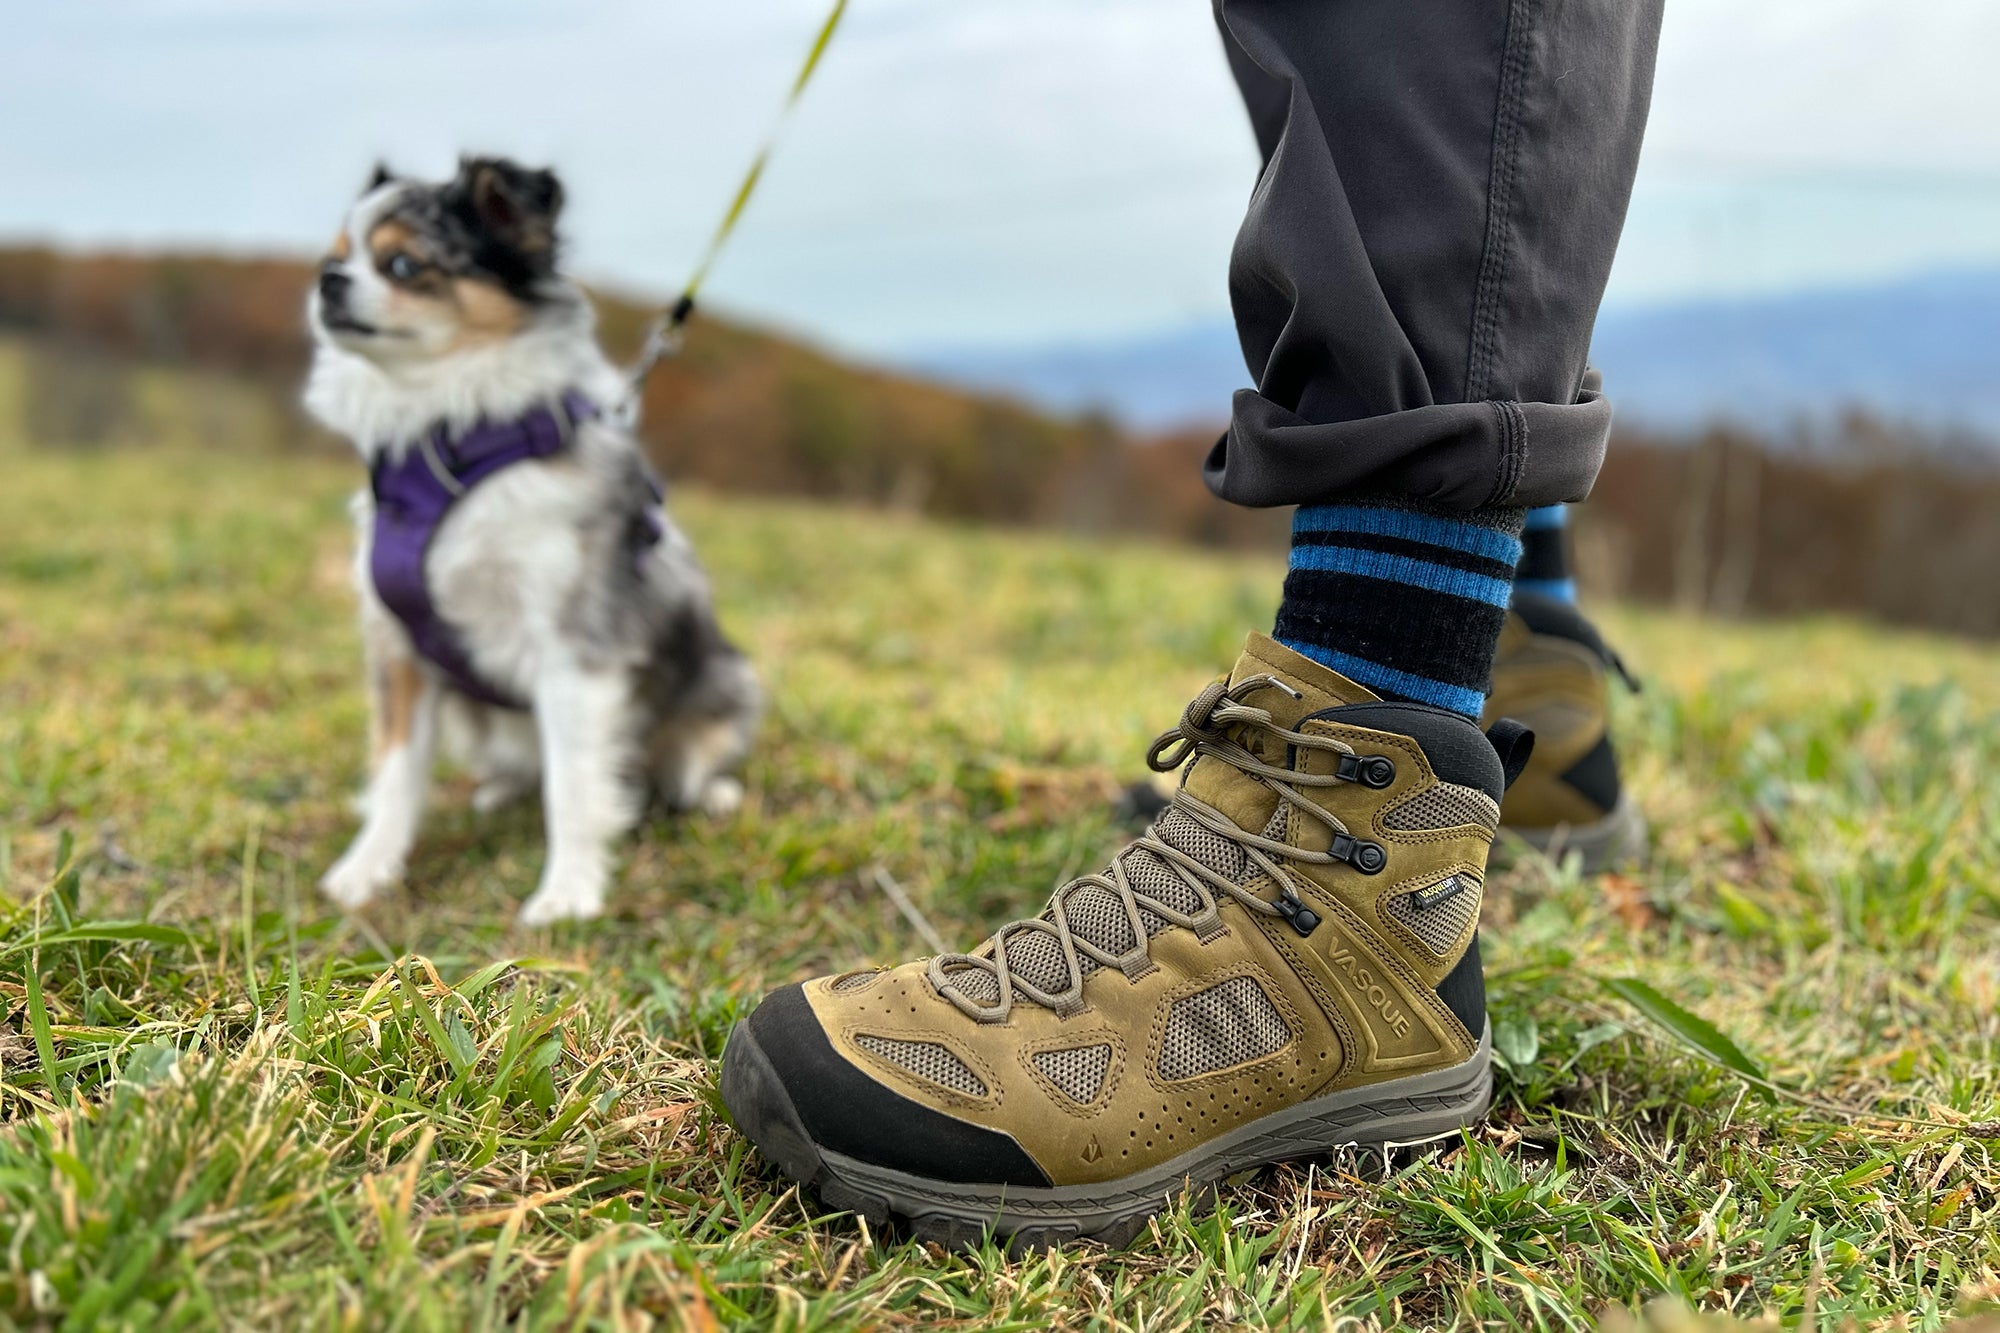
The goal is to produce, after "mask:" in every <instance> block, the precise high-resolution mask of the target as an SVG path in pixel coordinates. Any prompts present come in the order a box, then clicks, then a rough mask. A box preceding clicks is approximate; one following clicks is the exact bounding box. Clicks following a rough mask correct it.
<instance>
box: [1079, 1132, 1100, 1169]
mask: <svg viewBox="0 0 2000 1333" xmlns="http://www.w3.org/2000/svg"><path fill="white" fill-rule="evenodd" d="M1103 1156H1104V1149H1102V1148H1100V1147H1098V1146H1097V1135H1095V1134H1092V1135H1091V1136H1090V1142H1088V1143H1086V1144H1084V1145H1083V1160H1084V1161H1086V1162H1095V1161H1097V1160H1099V1159H1100V1158H1102V1157H1103Z"/></svg>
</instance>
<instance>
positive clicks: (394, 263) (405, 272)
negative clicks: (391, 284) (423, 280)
mask: <svg viewBox="0 0 2000 1333" xmlns="http://www.w3.org/2000/svg"><path fill="white" fill-rule="evenodd" d="M382 268H383V271H384V272H386V273H387V274H388V275H389V276H390V277H392V278H394V279H395V280H396V281H397V282H408V281H410V279H412V278H414V277H416V276H417V274H419V273H421V272H423V271H424V266H423V265H422V264H419V263H418V262H417V261H416V260H414V259H412V258H410V257H409V256H408V255H406V254H404V253H403V252H402V251H400V250H398V251H397V252H396V253H395V254H393V255H390V256H389V262H388V263H386V264H384V265H383V266H382Z"/></svg>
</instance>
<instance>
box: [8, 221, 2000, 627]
mask: <svg viewBox="0 0 2000 1333" xmlns="http://www.w3.org/2000/svg"><path fill="white" fill-rule="evenodd" d="M310 272H311V265H310V264H309V263H307V262H305V261H301V260H291V259H220V258H213V257H202V256H179V255H175V256H133V255H95V256H80V255H71V254H65V253H61V252H56V251H51V250H47V249H28V248H17V249H11V250H9V249H0V339H4V340H5V346H4V347H0V352H4V356H0V437H5V436H7V435H12V436H14V437H15V438H17V439H22V440H27V441H32V442H34V444H35V445H36V446H37V447H43V448H58V449H96V448H104V447H108V446H113V445H118V446H135V445H136V446H153V445H184V446H199V447H207V448H218V449H234V450H249V451H258V452H262V451H269V450H285V449H316V450H340V449H344V448H345V447H346V446H345V445H344V444H343V443H342V442H340V441H337V440H334V439H331V438H330V437H328V436H326V435H325V434H324V433H322V432H320V431H318V430H317V429H316V428H314V427H313V426H312V425H311V424H310V423H308V422H307V421H306V420H305V419H304V418H303V417H302V415H301V414H300V412H299V411H298V409H297V406H296V397H297V389H298V385H299V382H300V379H301V377H302V376H303V374H304V370H305V366H306V363H307V359H308V356H309V351H310V345H309V340H308V337H307V335H306V332H305V328H304V321H303V318H302V315H301V307H302V304H303V294H304V292H305V291H306V288H307V284H308V281H309V277H310ZM599 312H600V319H601V325H602V330H603V336H604V340H605V342H606V344H607V346H608V347H609V348H610V349H611V351H612V353H613V354H614V355H624V354H626V353H628V352H629V351H630V350H631V349H633V348H635V347H636V346H637V344H638V341H639V331H640V329H641V327H642V325H643V321H644V319H645V317H646V313H647V312H646V310H645V309H644V308H643V307H641V306H639V305H637V304H635V303H633V302H630V301H627V300H624V299H621V298H619V297H617V296H615V295H605V294H600V297H599ZM691 332H692V336H691V337H690V339H689V341H688V345H687V349H686V351H685V352H684V353H683V354H682V356H681V357H679V358H678V359H676V360H674V361H671V362H668V363H666V364H664V365H663V366H662V367H661V368H660V370H659V371H658V372H657V373H656V374H655V375H654V377H653V380H652V382H651V383H650V385H649V386H648V391H647V398H646V411H645V426H644V434H645V438H646V443H647V446H648V448H649V449H650V451H651V453H652V455H653V457H654V460H655V462H656V463H657V464H658V465H659V467H660V469H661V471H662V472H663V473H664V474H665V475H666V476H667V477H668V478H669V480H671V481H673V482H677V483H679V482H690V483H695V484H698V485H702V486H707V487H712V488H715V489H719V490H730V491H740V492H755V493H764V494H779V495H797V496H808V497H813V498H818V499H826V500H836V501H843V502H849V503H858V504H866V505H878V506H884V507H889V508H894V509H898V510H902V511H909V512H922V513H927V514H933V515H940V516H948V517H960V518H970V519H977V520H982V521H989V522H1007V523H1030V524H1038V525H1043V526H1052V527H1059V528H1063V529H1067V530H1073V531H1083V532H1115V533H1143V534H1150V535H1156V536H1162V537H1170V538H1177V539H1183V540H1193V541H1200V542H1205V543H1211V544H1228V545H1237V546H1261V547H1265V548H1267V549H1276V548H1278V547H1279V546H1280V545H1281V544H1282V541H1283V534H1284V532H1285V528H1286V522H1287V515H1286V514H1285V513H1284V512H1281V511H1247V510H1241V509H1235V508H1232V507H1230V506H1226V505H1223V504H1220V503H1218V502H1217V501H1215V500H1213V499H1212V498H1211V497H1210V496H1209V495H1208V493H1207V491H1206V489H1205V488H1204V487H1203V486H1202V484H1201V480H1200V476H1199V461H1200V459H1201V457H1202V455H1203V454H1204V453H1205V452H1206V451H1207V449H1208V448H1209V446H1210V445H1211V444H1212V443H1213V439H1214V436H1213V434H1212V432H1210V431H1208V430H1188V431H1183V432H1176V433H1170V434H1166V435H1161V436H1157V437H1140V436H1137V435H1134V434H1132V433H1130V432H1127V431H1123V430H1121V429H1120V428H1119V427H1118V426H1117V425H1116V424H1115V423H1114V422H1113V421H1111V420H1110V419H1109V418H1106V417H1102V416H1093V415H1090V414H1077V415H1070V416H1060V415H1055V414H1052V413H1050V412H1047V411H1044V410H1040V409H1037V408H1034V407H1031V406H1029V405H1027V404H1026V403H1023V402H1020V401H1016V400H1010V399H1008V398H1005V397H1002V396H999V395H998V394H992V393H981V392H976V391H969V390H962V389H956V388H951V387H947V386H944V385H941V384H938V383H934V382H930V381H926V380H924V379H920V378H917V377H915V376H912V375H907V374H898V373H893V372H890V371H886V370H881V369H876V368H869V367H864V366H857V365H854V364H850V363H846V362H843V361H840V360H838V359H836V358H834V357H832V356H829V355H826V354H824V353H822V352H819V351H816V350H814V349H812V348H809V347H805V346H802V345H800V344H799V343H797V342H794V341H790V340H787V339H783V338H779V337H776V336H773V335H771V334H768V333H764V332H760V331H758V330H756V329H753V328H750V327H747V326H744V325H740V324H737V323H734V322H731V321H728V320H720V319H715V318H712V317H709V316H707V315H704V316H702V317H701V318H700V319H698V321H697V323H696V325H695V327H694V328H693V330H692V331H691ZM1688 373H1689V374H1690V375H1694V374H1697V373H1701V372H1699V368H1698V367H1690V368H1689V369H1688ZM1704 391H1705V390H1704V387H1703V386H1702V385H1701V384H1699V383H1691V384H1690V387H1689V393H1690V395H1691V396H1698V395H1699V394H1700V393H1701V392H1704ZM10 418H11V419H10ZM1577 544H1578V551H1579V564H1580V572H1581V576H1582V580H1583V582H1584V584H1585V585H1586V588H1587V589H1588V590H1589V591H1592V592H1594V593H1597V594H1600V595H1610V596H1634V597H1639V598H1644V599H1650V600H1656V601H1671V602H1673V603H1675V604H1677V605H1679V606H1681V607H1682V608H1684V609H1689V610H1708V611H1714V612H1719V613H1724V614H1736V615H1741V614H1771V613H1778V614H1798V613H1809V612H1817V611H1842V612H1849V613H1855V614H1864V615H1872V616H1875V617H1877V618H1879V619H1883V620H1889V621H1897V622H1903V623H1911V624H1921V625H1928V626H1933V627H1936V628H1941V629H1947V630H1952V631H1956V632H1960V633H1967V634H1977V635H1994V634H2000V455H1996V454H1995V453H1993V452H1991V451H1988V450H1984V449H1982V448H1980V447H1977V446H1976V445H1975V444H1969V443H1968V442H1967V441H1966V439H1965V438H1963V437H1961V436H1959V435H1955V434H1940V433H1937V432H1935V431H1931V430H1928V429H1925V428H1917V427H1891V426H1887V425H1885V424H1883V423H1882V422H1880V421H1877V420H1874V419H1872V418H1869V417H1866V416H1861V415H1854V414H1850V415H1846V416H1840V417H1831V418H1827V419H1823V420H1821V421H1818V422H1816V423H1814V424H1813V425H1811V426H1810V427H1809V428H1808V427H1797V428H1794V429H1792V430H1790V431H1788V432H1786V433H1785V434H1783V435H1778V434H1775V433H1764V434H1756V433H1751V432H1749V431H1747V430H1740V429H1721V428H1714V429H1709V430H1706V431H1701V432H1688V433H1682V434H1665V433H1661V434H1654V435H1648V436H1643V437H1642V436H1632V435H1629V434H1628V436H1627V437H1626V438H1621V439H1620V440H1619V441H1617V442H1616V443H1615V445H1614V447H1613V449H1612V453H1611V460H1610V462H1609V464H1608V465H1607V466H1606V468H1605V472H1604V475H1603V477H1602V478H1601V480H1600V481H1599V484H1598V487H1597V491H1596V493H1595V494H1594V495H1593V497H1592V500H1591V503H1590V504H1589V505H1587V506H1585V508H1584V510H1583V512H1582V516H1581V518H1580V520H1579V524H1578V532H1577Z"/></svg>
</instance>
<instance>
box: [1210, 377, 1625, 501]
mask: <svg viewBox="0 0 2000 1333" xmlns="http://www.w3.org/2000/svg"><path fill="white" fill-rule="evenodd" d="M1610 435H1611V403H1610V401H1609V400H1608V399H1606V398H1605V396H1604V392H1603V388H1602V381H1601V380H1600V378H1599V376H1598V374H1597V372H1596V371H1595V370H1592V371H1591V372H1589V373H1588V374H1587V375H1586V376H1585V377H1584V381H1583V387H1582V390H1581V391H1580V392H1579V393H1578V395H1577V400H1576V401H1575V402H1574V403H1568V404H1563V403H1514V402H1500V401H1489V402H1478V403H1434V404H1430V405H1428V406H1424V407H1413V408H1408V409H1405V410H1403V411H1400V412H1390V413H1387V414H1385V415H1383V416H1377V417H1365V418H1361V419H1359V420H1353V421H1338V422H1331V423H1327V424H1314V423H1312V422H1309V421H1306V420H1305V419H1303V418H1302V417H1300V416H1298V415H1297V414H1296V413H1293V412H1290V411H1288V410H1286V409H1285V408H1283V407H1280V406H1278V405H1277V404H1276V403H1274V402H1272V401H1271V400H1269V399H1267V398H1265V397H1263V396H1262V395H1261V394H1258V393H1257V392H1256V391H1255V390H1251V389H1243V390H1240V391H1238V393H1237V395H1236V402H1235V407H1234V411H1233V413H1232V417H1231V421H1230V424H1229V430H1228V432H1227V433H1226V434H1225V435H1224V436H1223V437H1222V438H1221V439H1220V440H1218V441H1217V442H1216V445H1215V448H1213V449H1212V450H1210V451H1209V455H1208V459H1207V461H1206V462H1204V463H1203V465H1202V478H1203V480H1205V481H1206V482H1207V483H1208V487H1209V489H1210V490H1212V491H1214V492H1215V493H1216V495H1218V496H1220V497H1221V498H1222V499H1224V500H1228V501H1230V502H1231V503H1233V504H1240V505H1249V506H1252V507H1257V508H1263V507H1269V506H1273V505H1297V504H1328V503H1333V502H1336V501H1340V500H1345V499H1352V498H1355V497H1359V496H1371V495H1372V496H1381V495H1398V496H1403V497H1406V498H1408V499H1410V500H1416V501H1422V502H1426V503H1429V504H1433V505H1436V506H1438V507H1440V508H1442V509H1446V510H1458V511H1464V510H1473V509H1485V508H1489V507H1492V506H1496V505H1504V506H1509V507H1513V506H1528V507H1533V506H1537V505H1549V504H1557V503H1560V502H1563V501H1573V500H1581V499H1583V498H1584V497H1585V496H1586V495H1588V494H1589V493H1590V487H1591V483H1592V482H1593V481H1594V480H1595V479H1596V477H1597V469H1598V468H1599V466H1600V465H1602V463H1603V462H1604V449H1605V444H1606V443H1607V441H1608V440H1609V438H1610Z"/></svg>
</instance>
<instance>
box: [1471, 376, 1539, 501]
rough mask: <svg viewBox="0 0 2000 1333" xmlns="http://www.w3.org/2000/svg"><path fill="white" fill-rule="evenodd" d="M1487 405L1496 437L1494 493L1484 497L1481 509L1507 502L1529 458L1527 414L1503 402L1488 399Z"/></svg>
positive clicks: (1518, 485) (1519, 481) (1519, 408)
mask: <svg viewBox="0 0 2000 1333" xmlns="http://www.w3.org/2000/svg"><path fill="white" fill-rule="evenodd" d="M1486 406H1487V407H1488V408H1489V409H1490V410H1491V411H1492V413H1493V416H1494V425H1495V434H1496V435H1497V437H1498V440H1499V448H1498V450H1497V451H1496V452H1497V454H1498V457H1496V458H1495V459H1494V460H1493V491H1492V493H1491V494H1490V495H1489V496H1487V498H1486V503H1485V505H1484V506H1482V507H1490V506H1494V505H1504V504H1508V503H1510V502H1511V501H1512V500H1513V498H1514V496H1515V494H1516V493H1517V492H1518V491H1519V490H1520V488H1521V474H1522V472H1523V471H1525V470H1526V467H1527V458H1528V414H1527V413H1526V412H1523V411H1522V410H1521V405H1520V404H1519V403H1512V402H1508V401H1506V400H1505V399H1500V398H1489V399H1487V400H1486Z"/></svg>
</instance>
